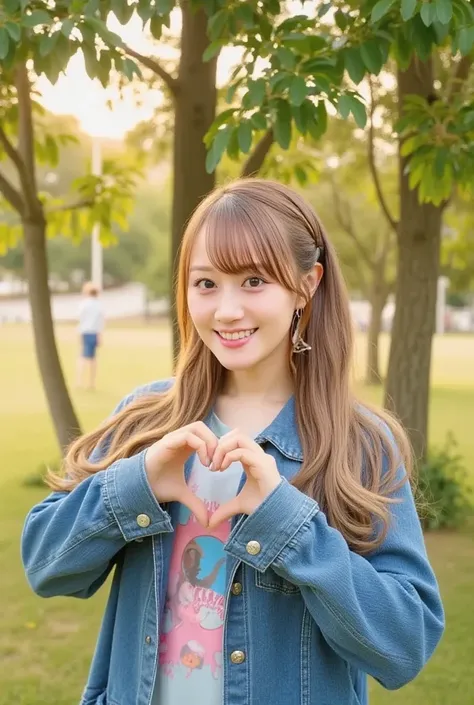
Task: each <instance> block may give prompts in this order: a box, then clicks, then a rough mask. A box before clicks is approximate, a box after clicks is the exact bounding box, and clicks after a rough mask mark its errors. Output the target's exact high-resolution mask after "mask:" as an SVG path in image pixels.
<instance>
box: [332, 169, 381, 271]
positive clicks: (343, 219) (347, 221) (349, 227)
mask: <svg viewBox="0 0 474 705" xmlns="http://www.w3.org/2000/svg"><path fill="white" fill-rule="evenodd" d="M330 181H331V185H332V193H333V199H334V206H335V211H336V218H337V220H338V221H339V224H340V225H341V227H342V228H343V230H345V232H346V233H347V234H348V235H349V237H350V238H351V240H352V241H353V242H354V244H355V246H356V247H357V249H358V250H359V252H360V254H361V255H362V257H363V259H364V261H365V262H366V264H367V265H368V267H370V269H374V267H375V262H374V261H373V259H372V257H371V256H370V254H369V252H368V250H367V248H366V247H365V245H364V243H363V242H362V241H361V240H360V238H359V236H358V235H357V233H356V231H355V228H354V225H353V223H352V218H351V212H350V207H349V204H348V203H346V204H345V210H346V212H347V216H344V214H343V211H342V207H341V201H340V199H339V193H338V191H337V186H336V183H335V182H334V179H333V178H332V177H330Z"/></svg>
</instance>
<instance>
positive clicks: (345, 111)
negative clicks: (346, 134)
mask: <svg viewBox="0 0 474 705" xmlns="http://www.w3.org/2000/svg"><path fill="white" fill-rule="evenodd" d="M337 109H338V110H339V115H340V116H341V117H342V119H343V120H347V118H348V117H349V114H350V112H351V101H350V98H349V96H348V95H346V94H345V93H344V94H343V95H341V96H339V100H338V101H337Z"/></svg>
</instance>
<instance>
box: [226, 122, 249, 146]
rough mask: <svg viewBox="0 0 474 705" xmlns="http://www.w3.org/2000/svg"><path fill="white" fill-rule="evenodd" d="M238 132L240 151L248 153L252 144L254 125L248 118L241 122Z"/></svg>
mask: <svg viewBox="0 0 474 705" xmlns="http://www.w3.org/2000/svg"><path fill="white" fill-rule="evenodd" d="M237 134H238V139H239V148H240V151H241V152H243V153H244V154H247V153H248V152H249V150H250V147H251V145H252V127H251V125H250V123H249V121H248V120H245V121H244V122H241V123H240V125H239V127H238V133H237ZM226 146H227V145H226Z"/></svg>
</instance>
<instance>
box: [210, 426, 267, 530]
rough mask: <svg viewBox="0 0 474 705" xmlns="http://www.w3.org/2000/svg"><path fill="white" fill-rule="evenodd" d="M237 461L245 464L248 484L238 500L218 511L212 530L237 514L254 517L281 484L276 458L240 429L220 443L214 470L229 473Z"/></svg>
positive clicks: (228, 503) (231, 432)
mask: <svg viewBox="0 0 474 705" xmlns="http://www.w3.org/2000/svg"><path fill="white" fill-rule="evenodd" d="M235 461H240V462H241V463H242V467H243V469H244V472H245V474H246V476H247V479H246V482H245V485H244V486H243V488H242V491H241V492H240V493H239V494H238V495H237V496H236V497H234V498H233V499H231V500H230V501H229V502H226V503H225V504H222V505H221V506H220V507H219V508H218V509H217V510H216V511H215V512H214V514H213V515H212V516H211V518H210V520H209V528H211V529H214V528H215V527H216V526H218V525H219V524H220V523H221V522H223V521H225V520H226V519H230V518H231V517H233V516H234V515H236V514H252V513H253V512H254V511H255V510H256V509H257V507H258V506H259V505H260V504H261V503H262V502H263V501H264V500H265V499H266V497H268V495H269V494H270V493H271V492H273V490H274V489H275V488H276V487H278V485H279V484H280V482H281V477H280V473H279V472H278V468H277V466H276V462H275V459H274V458H273V457H272V456H271V455H268V453H265V451H264V450H263V449H262V448H261V447H260V446H259V445H258V443H256V442H255V441H254V440H253V439H251V438H249V437H248V436H246V435H245V434H243V433H242V432H241V431H239V430H238V429H235V430H234V431H230V432H229V433H227V434H226V435H225V436H222V438H221V439H220V440H219V441H218V444H217V448H216V450H215V452H214V455H213V457H212V464H211V467H210V469H211V470H213V471H215V472H225V470H227V468H228V467H229V465H230V464H231V463H233V462H235Z"/></svg>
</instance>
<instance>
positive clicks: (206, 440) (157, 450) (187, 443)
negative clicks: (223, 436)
mask: <svg viewBox="0 0 474 705" xmlns="http://www.w3.org/2000/svg"><path fill="white" fill-rule="evenodd" d="M217 442H218V441H217V438H216V436H215V435H214V434H213V433H212V431H211V430H210V429H209V428H208V427H207V426H206V425H205V424H204V423H203V422H202V421H196V422H195V423H192V424H189V425H188V426H183V428H179V429H177V430H176V431H172V432H171V433H167V434H166V436H163V438H161V440H159V441H157V442H156V443H154V444H153V445H152V446H150V448H149V449H148V450H147V452H146V455H145V469H146V473H147V476H148V480H149V483H150V485H151V488H152V490H153V493H154V495H155V497H156V499H157V500H158V502H180V503H181V504H184V505H185V506H186V507H187V508H188V509H189V510H190V511H191V512H192V513H193V514H194V516H195V517H196V519H197V520H198V521H199V523H200V524H202V526H207V525H208V521H209V517H208V511H207V508H206V506H205V504H204V502H202V500H200V499H199V498H198V497H196V496H195V495H194V494H193V493H192V491H191V490H190V489H189V487H188V486H187V484H186V482H185V478H184V464H185V462H186V460H187V459H188V458H189V456H190V455H192V453H194V452H196V453H197V454H198V456H199V459H200V461H201V463H202V464H203V465H206V466H209V464H210V462H211V459H212V457H213V455H214V451H215V449H216V447H217Z"/></svg>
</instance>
